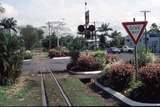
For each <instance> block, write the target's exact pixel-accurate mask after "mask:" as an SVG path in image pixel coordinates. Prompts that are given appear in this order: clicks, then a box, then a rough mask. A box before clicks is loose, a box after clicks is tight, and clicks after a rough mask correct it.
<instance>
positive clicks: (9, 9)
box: [2, 3, 18, 17]
mask: <svg viewBox="0 0 160 107" xmlns="http://www.w3.org/2000/svg"><path fill="white" fill-rule="evenodd" d="M2 7H4V8H5V13H4V14H3V16H4V17H17V16H18V11H17V10H16V9H15V7H13V6H11V5H9V4H6V3H2Z"/></svg>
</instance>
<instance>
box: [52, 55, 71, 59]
mask: <svg viewBox="0 0 160 107" xmlns="http://www.w3.org/2000/svg"><path fill="white" fill-rule="evenodd" d="M52 59H57V60H63V59H68V60H70V59H71V57H70V56H65V57H54V58H52Z"/></svg>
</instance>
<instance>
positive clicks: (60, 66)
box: [22, 53, 133, 74]
mask: <svg viewBox="0 0 160 107" xmlns="http://www.w3.org/2000/svg"><path fill="white" fill-rule="evenodd" d="M117 55H118V56H119V57H120V58H121V59H123V60H124V61H128V60H129V59H131V58H132V57H133V54H128V53H121V54H117ZM42 61H43V62H44V63H46V64H47V63H48V62H49V63H50V64H51V65H52V68H53V69H54V70H55V71H59V72H60V71H64V70H66V67H67V64H68V63H69V62H70V59H47V58H42V59H38V58H36V59H34V58H33V59H31V60H30V61H24V62H23V66H22V70H23V71H25V72H24V73H25V74H28V73H37V72H39V71H37V68H40V64H39V63H40V62H42Z"/></svg>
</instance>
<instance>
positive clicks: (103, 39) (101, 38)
mask: <svg viewBox="0 0 160 107" xmlns="http://www.w3.org/2000/svg"><path fill="white" fill-rule="evenodd" d="M99 47H100V48H101V49H105V47H106V37H105V35H104V34H101V35H99Z"/></svg>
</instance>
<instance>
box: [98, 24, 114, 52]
mask: <svg viewBox="0 0 160 107" xmlns="http://www.w3.org/2000/svg"><path fill="white" fill-rule="evenodd" d="M98 31H99V32H101V33H102V34H101V35H99V39H100V44H99V45H100V47H101V49H104V48H105V47H106V37H105V36H108V37H111V36H110V35H109V33H108V32H109V31H112V28H110V27H109V23H103V24H102V25H101V27H99V28H98Z"/></svg>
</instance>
